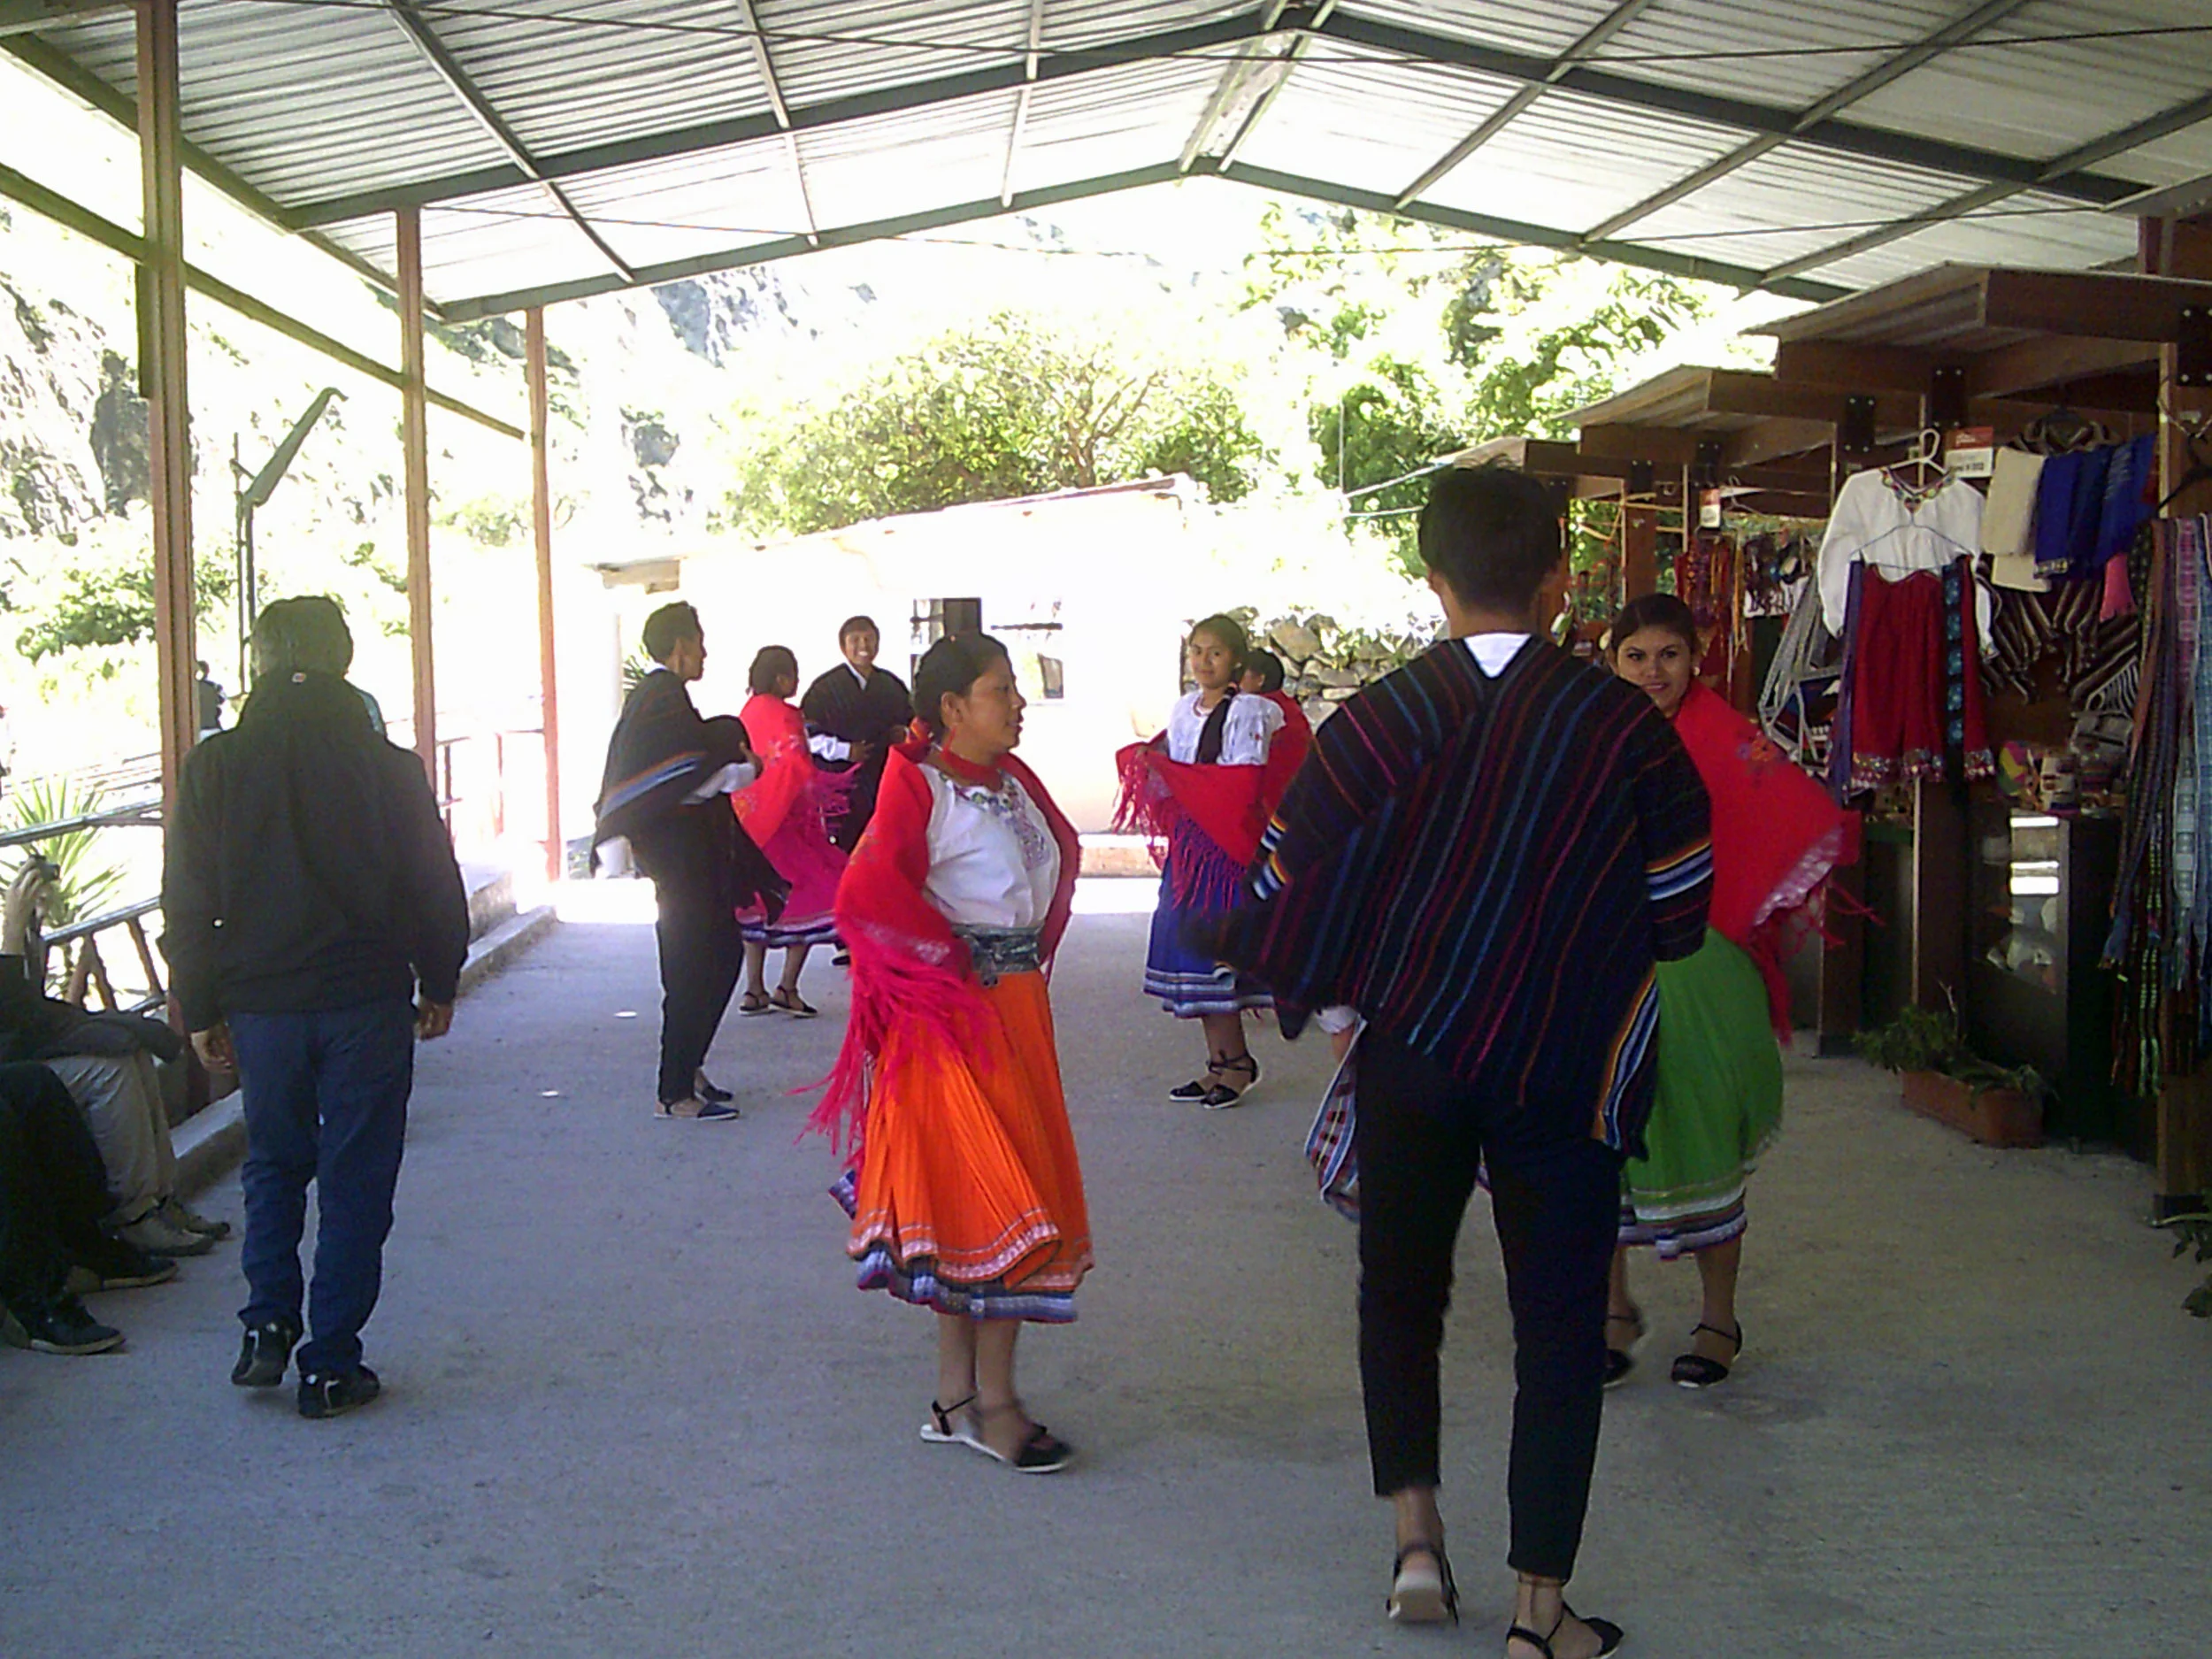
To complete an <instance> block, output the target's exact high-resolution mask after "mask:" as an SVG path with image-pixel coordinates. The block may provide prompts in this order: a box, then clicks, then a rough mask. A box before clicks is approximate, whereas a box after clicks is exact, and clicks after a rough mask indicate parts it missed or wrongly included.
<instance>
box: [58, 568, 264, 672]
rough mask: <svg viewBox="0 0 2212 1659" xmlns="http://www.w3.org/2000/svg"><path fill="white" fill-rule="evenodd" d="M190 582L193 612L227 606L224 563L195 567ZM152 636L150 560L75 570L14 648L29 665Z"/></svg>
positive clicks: (227, 581)
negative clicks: (71, 652)
mask: <svg viewBox="0 0 2212 1659" xmlns="http://www.w3.org/2000/svg"><path fill="white" fill-rule="evenodd" d="M192 582H193V588H194V593H195V597H196V601H197V604H198V610H199V613H200V615H201V616H202V617H205V616H208V615H209V614H211V612H213V611H216V610H217V609H218V608H219V607H220V606H222V605H224V604H226V603H228V602H229V599H230V596H231V592H232V589H233V587H234V580H233V578H232V575H231V572H230V570H229V568H228V566H227V564H219V563H217V562H215V561H212V560H209V559H200V560H197V561H196V562H195V564H194V565H193V571H192ZM153 637H154V567H153V562H152V558H151V556H150V555H149V556H148V557H145V558H143V559H139V560H134V561H133V562H132V563H130V564H129V565H124V566H122V567H120V568H100V567H98V566H96V565H93V566H76V567H73V568H72V569H71V570H70V571H69V572H68V576H67V586H66V587H65V588H63V589H62V590H61V591H60V592H59V593H58V594H57V595H55V598H54V602H53V603H52V604H51V605H50V606H48V607H47V608H46V609H45V610H44V611H42V613H40V614H39V616H38V619H37V620H36V621H35V622H33V623H32V624H31V626H29V627H27V628H25V629H24V630H23V631H22V632H21V633H20V634H17V635H16V641H15V649H17V650H19V651H20V652H22V654H23V655H24V656H25V657H28V658H29V659H30V660H31V661H33V662H37V661H38V660H40V659H41V658H42V657H50V656H53V655H54V654H55V653H56V652H58V651H66V650H71V649H75V648H76V647H78V646H84V645H101V646H111V645H136V644H138V643H140V642H142V641H146V640H150V639H152V638H153Z"/></svg>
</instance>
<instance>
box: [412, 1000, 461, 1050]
mask: <svg viewBox="0 0 2212 1659" xmlns="http://www.w3.org/2000/svg"><path fill="white" fill-rule="evenodd" d="M452 1029H453V1004H452V1003H450V1002H427V1001H426V1002H424V1003H423V1005H422V1006H421V1007H420V1008H419V1009H417V1010H415V1035H416V1036H418V1037H419V1038H421V1039H422V1040H423V1041H425V1042H434V1041H437V1040H438V1039H439V1038H441V1037H442V1036H444V1035H445V1034H446V1033H448V1032H449V1031H451V1030H452Z"/></svg>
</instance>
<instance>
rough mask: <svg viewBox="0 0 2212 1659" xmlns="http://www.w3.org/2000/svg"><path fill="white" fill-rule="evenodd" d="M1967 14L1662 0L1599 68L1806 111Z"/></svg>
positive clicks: (1868, 0)
mask: <svg viewBox="0 0 2212 1659" xmlns="http://www.w3.org/2000/svg"><path fill="white" fill-rule="evenodd" d="M1965 9H1966V6H1965V3H1964V0H1853V4H1847V5H1839V4H1835V3H1834V0H1755V4H1746V3H1745V0H1660V4H1657V5H1655V6H1653V7H1651V8H1650V9H1649V10H1647V11H1646V12H1644V13H1643V14H1642V15H1641V16H1640V17H1639V18H1638V19H1636V20H1635V21H1634V22H1633V23H1632V24H1630V25H1629V26H1628V27H1626V28H1624V29H1623V30H1622V31H1621V32H1620V33H1619V34H1618V35H1615V36H1614V37H1613V39H1612V40H1611V41H1609V42H1607V43H1606V46H1605V48H1604V50H1601V52H1599V54H1598V56H1597V63H1598V64H1599V65H1601V66H1602V67H1604V68H1607V69H1609V70H1611V71H1614V72H1615V73H1620V74H1625V75H1632V76H1634V77H1636V78H1637V79H1638V80H1641V81H1657V82H1659V83H1660V84H1661V85H1663V86H1673V87H1684V88H1692V89H1694V90H1696V91H1699V92H1713V93H1719V94H1722V95H1724V96H1729V97H1736V98H1743V99H1746V100H1747V101H1749V102H1751V103H1754V104H1778V105H1780V106H1781V107H1783V108H1786V109H1803V108H1806V107H1808V106H1809V105H1811V104H1816V103H1818V102H1819V101H1820V100H1821V99H1822V98H1824V97H1825V96H1828V94H1830V93H1832V92H1834V91H1836V90H1837V89H1838V88H1841V87H1843V86H1845V85H1846V84H1847V83H1848V82H1850V81H1854V80H1855V79H1856V78H1857V77H1859V76H1861V75H1863V74H1864V73H1867V72H1868V71H1869V70H1871V69H1873V68H1875V67H1877V66H1878V65H1880V64H1881V63H1882V62H1883V61H1884V60H1885V59H1886V58H1892V57H1894V56H1895V55H1896V54H1897V53H1899V52H1901V51H1902V50H1905V49H1906V48H1908V47H1909V46H1910V45H1912V44H1913V42H1916V41H1918V40H1920V39H1922V38H1924V37H1925V36H1926V35H1931V34H1932V33H1934V32H1935V31H1936V30H1937V29H1939V28H1941V27H1943V26H1944V25H1946V24H1947V23H1951V22H1954V21H1955V20H1956V19H1957V18H1958V16H1959V14H1960V13H1961V12H1962V11H1964V10H1965ZM1746 54H1754V55H1749V56H1747V55H1746Z"/></svg>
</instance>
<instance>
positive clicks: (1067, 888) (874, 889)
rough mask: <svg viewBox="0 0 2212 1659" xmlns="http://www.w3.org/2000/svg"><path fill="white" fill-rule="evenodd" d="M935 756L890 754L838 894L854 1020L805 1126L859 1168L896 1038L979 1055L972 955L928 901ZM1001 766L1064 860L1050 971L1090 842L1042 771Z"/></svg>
mask: <svg viewBox="0 0 2212 1659" xmlns="http://www.w3.org/2000/svg"><path fill="white" fill-rule="evenodd" d="M930 748H931V746H930V745H929V744H928V743H927V742H925V741H916V742H911V743H907V744H904V745H902V747H900V748H898V749H893V750H892V751H891V755H890V758H889V759H888V761H887V763H886V764H885V765H884V769H883V782H882V784H881V786H880V787H879V789H878V791H877V795H876V813H875V817H874V818H872V819H870V820H869V823H868V828H867V830H866V832H865V833H863V834H862V836H861V838H860V844H859V846H857V847H856V848H855V849H853V856H852V862H851V863H850V864H847V865H846V866H845V875H844V879H842V880H841V881H840V882H839V883H838V886H837V911H836V914H837V932H838V936H839V937H840V938H841V939H842V940H843V941H845V948H846V949H847V950H848V951H849V952H850V953H851V955H852V1015H851V1018H849V1021H848V1022H847V1024H846V1026H845V1041H844V1045H843V1047H842V1048H840V1049H839V1050H838V1055H837V1066H836V1069H835V1070H834V1071H832V1072H831V1073H830V1077H829V1081H828V1083H827V1085H826V1087H825V1088H824V1091H823V1094H822V1099H821V1102H820V1103H819V1104H818V1105H817V1106H816V1107H815V1109H814V1111H813V1114H812V1115H811V1116H810V1118H808V1119H807V1126H808V1127H809V1128H810V1129H813V1130H816V1131H818V1132H819V1133H823V1134H826V1135H828V1136H830V1137H831V1139H832V1141H833V1143H834V1144H836V1145H838V1146H839V1147H840V1148H847V1147H849V1148H850V1154H851V1156H852V1158H853V1159H854V1160H855V1161H857V1159H858V1157H859V1156H860V1142H861V1132H862V1126H863V1120H864V1118H865V1115H866V1112H867V1101H868V1074H869V1071H870V1069H871V1067H872V1065H873V1064H874V1063H875V1062H876V1060H877V1059H878V1057H879V1056H881V1054H882V1053H883V1048H884V1043H885V1041H886V1039H887V1037H888V1036H889V1035H890V1033H891V1030H892V1028H893V1027H894V1026H895V1025H900V1026H910V1025H915V1024H920V1025H926V1026H928V1027H931V1028H933V1030H935V1031H937V1032H938V1033H941V1035H942V1036H943V1037H944V1038H945V1040H946V1041H949V1042H952V1043H954V1044H956V1045H958V1046H961V1047H964V1048H973V1047H974V1046H975V1045H973V1044H972V1042H971V1041H969V1037H970V1033H971V1026H970V1022H971V1021H972V1020H974V1019H975V1018H978V1017H979V1015H980V1014H981V1012H982V1001H981V998H980V997H979V995H978V994H977V991H976V987H975V985H974V984H973V982H972V980H971V979H969V977H968V948H967V945H966V944H965V942H964V941H962V940H961V938H960V937H959V935H957V934H956V933H954V932H953V930H952V924H951V923H950V922H949V921H947V920H946V919H945V916H944V912H942V911H941V910H939V909H938V908H937V907H936V906H935V905H933V904H932V903H931V902H929V900H928V898H927V896H926V895H925V894H924V893H923V891H922V888H923V885H924V884H925V883H926V881H927V880H928V879H929V818H930V810H931V807H932V805H933V801H932V797H931V794H930V786H929V780H928V779H926V777H924V776H923V775H922V763H923V761H924V760H925V758H929V757H930ZM934 760H935V762H936V764H940V765H941V766H942V767H944V769H945V770H946V771H947V772H949V773H950V774H951V775H953V776H955V777H957V778H961V779H964V780H969V781H974V782H985V781H991V780H992V779H991V778H990V776H989V774H988V773H987V771H985V770H983V769H979V768H976V767H973V766H971V765H969V764H966V763H964V762H963V761H961V760H960V759H959V758H958V757H956V756H950V755H944V754H939V755H937V756H936V757H934ZM998 765H999V770H1000V771H1002V772H1004V773H1005V774H1006V775H1007V776H1009V777H1010V778H1012V779H1013V780H1014V781H1015V782H1016V783H1018V784H1019V785H1020V786H1021V787H1022V788H1023V789H1024V791H1025V792H1026V793H1027V795H1028V796H1029V798H1030V799H1031V800H1032V801H1033V802H1034V803H1036V804H1037V808H1038V810H1039V811H1041V812H1042V813H1043V815H1044V819H1045V823H1046V825H1047V826H1048V827H1049V828H1050V830H1051V832H1052V839H1053V841H1054V843H1055V844H1056V846H1057V847H1058V848H1059V849H1060V881H1059V886H1058V887H1056V889H1055V891H1054V893H1053V895H1052V904H1051V907H1050V909H1049V910H1047V911H1046V914H1045V920H1044V926H1043V930H1042V937H1041V941H1040V950H1041V955H1042V956H1043V957H1044V960H1045V964H1046V970H1047V972H1050V967H1051V963H1052V958H1053V956H1054V954H1055V953H1056V951H1057V950H1058V949H1059V948H1060V940H1061V938H1062V936H1063V935H1064V934H1065V933H1066V932H1067V930H1068V918H1069V917H1070V916H1071V915H1072V914H1073V913H1074V909H1075V879H1076V876H1077V874H1078V873H1079V870H1080V868H1081V865H1082V860H1083V847H1082V842H1081V841H1080V840H1079V837H1078V836H1077V834H1076V832H1075V826H1073V825H1072V824H1071V823H1069V822H1068V820H1067V818H1066V817H1065V816H1064V814H1063V813H1062V812H1061V810H1060V809H1059V808H1058V807H1057V806H1056V805H1055V804H1054V803H1053V799H1052V797H1051V796H1050V795H1048V794H1047V793H1046V792H1045V787H1044V785H1043V784H1041V782H1039V781H1038V780H1037V774H1036V773H1035V772H1032V771H1030V769H1029V768H1028V767H1027V766H1026V765H1025V764H1022V762H1020V761H1018V760H1017V759H1016V758H1015V757H1013V756H1011V755H1002V756H1001V757H999V763H998Z"/></svg>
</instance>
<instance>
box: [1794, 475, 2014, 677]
mask: <svg viewBox="0 0 2212 1659" xmlns="http://www.w3.org/2000/svg"><path fill="white" fill-rule="evenodd" d="M1981 543H1982V497H1981V492H1980V491H1979V490H1978V489H1976V488H1974V487H1973V486H1972V485H1971V484H1969V483H1967V482H1965V481H1964V480H1961V479H1955V478H1954V479H1947V480H1944V482H1943V483H1942V484H1940V485H1939V486H1938V487H1937V488H1935V489H1934V490H1933V491H1932V493H1930V494H1928V495H1915V494H1914V493H1913V492H1911V491H1909V490H1907V489H1906V488H1904V487H1903V486H1902V485H1901V484H1899V483H1898V482H1897V480H1895V479H1893V478H1892V477H1891V476H1890V474H1889V473H1888V472H1886V471H1884V470H1882V469H1880V468H1874V469H1871V470H1870V471H1867V472H1855V473H1853V474H1852V475H1851V477H1849V478H1848V479H1847V480H1844V486H1843V488H1842V490H1841V491H1839V493H1838V495H1837V496H1836V505H1835V511H1832V513H1830V514H1829V516H1828V529H1827V533H1826V534H1824V535H1823V536H1822V538H1821V542H1820V559H1819V564H1818V575H1819V582H1820V615H1821V620H1822V621H1823V622H1824V623H1825V624H1826V625H1827V627H1828V631H1829V633H1831V634H1836V635H1838V636H1839V637H1840V636H1841V635H1842V634H1843V632H1844V623H1845V620H1846V615H1847V611H1849V608H1850V603H1851V567H1852V565H1855V564H1863V565H1866V566H1867V567H1868V568H1869V570H1870V571H1871V572H1874V573H1877V574H1878V575H1881V576H1883V577H1885V578H1886V579H1888V580H1892V581H1896V580H1901V579H1902V578H1903V577H1906V576H1909V575H1912V574H1913V573H1914V572H1918V571H1939V570H1942V569H1943V568H1944V567H1945V566H1946V565H1949V564H1950V563H1951V561H1952V560H1953V559H1956V558H1969V559H1970V558H1972V557H1974V556H1975V555H1976V554H1977V553H1978V552H1979V551H1980V550H1981ZM1976 613H1977V620H1978V623H1979V624H1980V628H1979V633H1980V636H1981V638H1983V639H1984V640H1986V639H1987V638H1988V637H1989V595H1987V594H1986V593H1983V594H1981V595H1979V596H1978V601H1977V604H1976Z"/></svg>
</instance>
